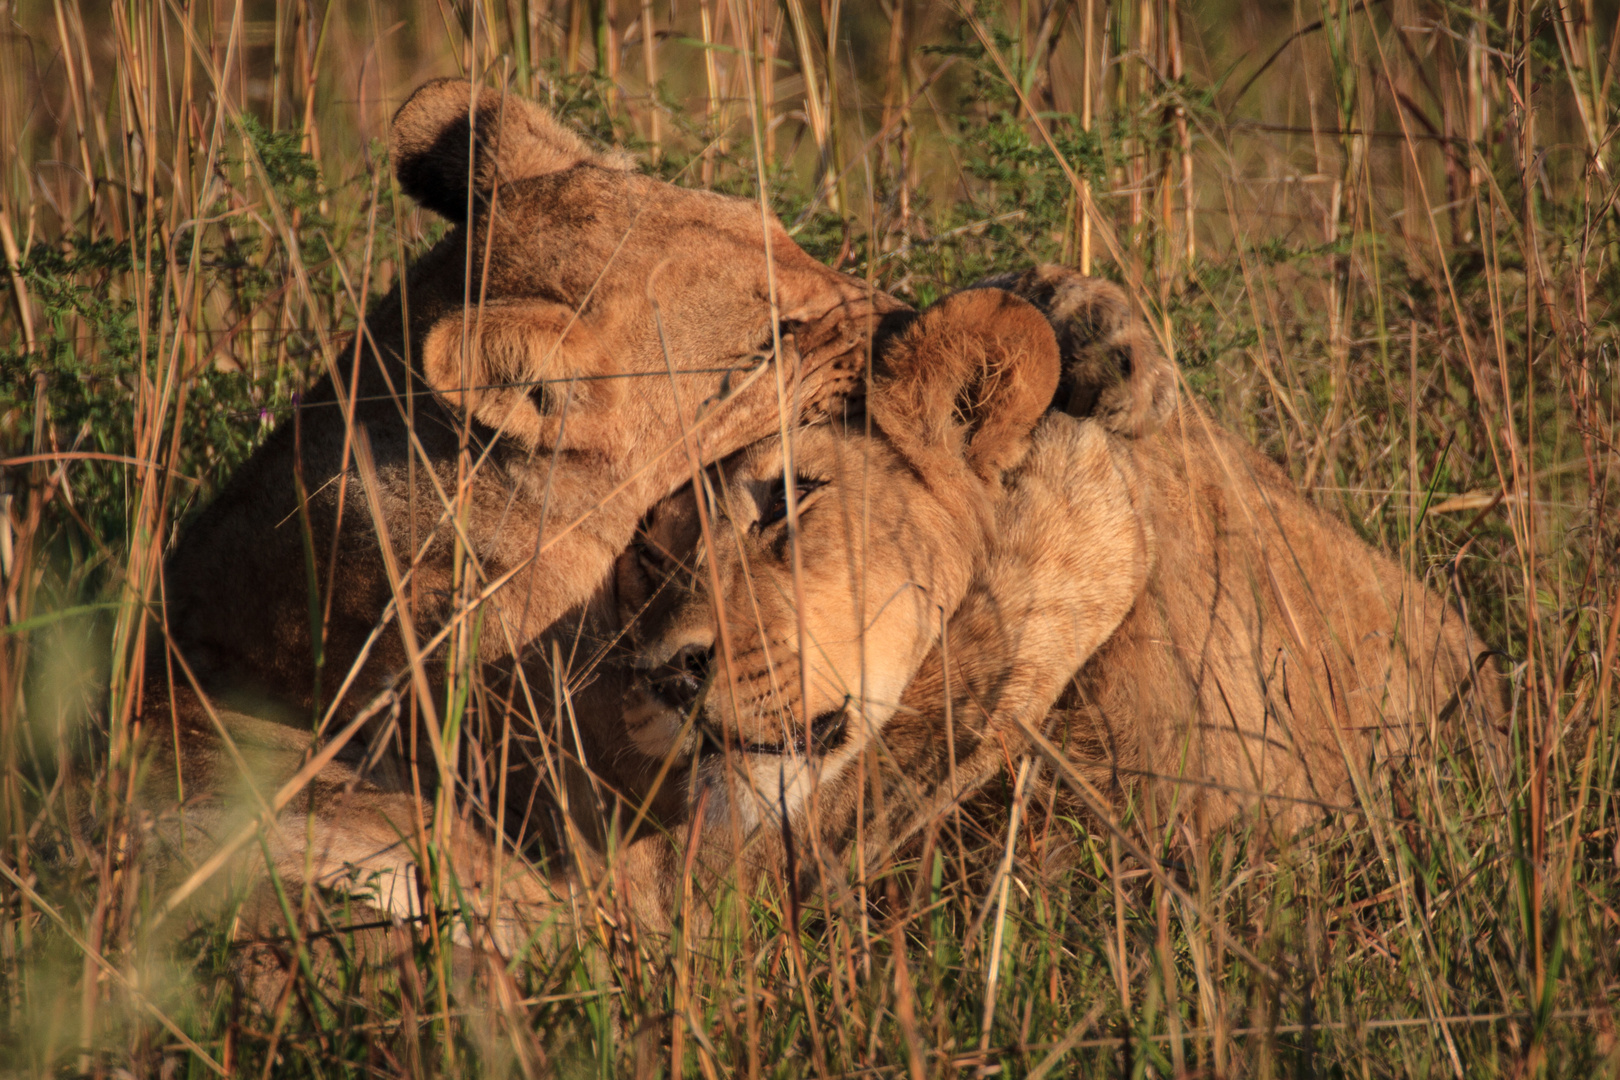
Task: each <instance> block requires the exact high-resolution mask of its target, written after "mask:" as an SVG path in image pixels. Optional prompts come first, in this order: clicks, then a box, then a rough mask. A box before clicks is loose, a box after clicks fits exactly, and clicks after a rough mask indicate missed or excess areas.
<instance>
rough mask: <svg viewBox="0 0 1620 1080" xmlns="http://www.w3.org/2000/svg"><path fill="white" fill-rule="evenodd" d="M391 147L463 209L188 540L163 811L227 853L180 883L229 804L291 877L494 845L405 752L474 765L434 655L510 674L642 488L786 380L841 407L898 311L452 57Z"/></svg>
mask: <svg viewBox="0 0 1620 1080" xmlns="http://www.w3.org/2000/svg"><path fill="white" fill-rule="evenodd" d="M390 156H391V159H392V163H393V167H394V169H395V172H396V174H397V176H398V178H399V182H400V185H401V187H402V188H403V189H404V190H405V191H406V192H407V193H408V194H410V195H412V196H413V197H415V198H416V199H417V201H419V202H420V203H421V204H422V205H423V206H425V207H427V208H428V209H431V210H434V211H436V212H437V213H439V214H440V215H442V216H443V217H445V218H446V219H448V220H449V221H450V222H451V223H452V226H453V227H452V229H451V230H450V232H449V233H448V234H447V235H446V236H445V238H444V239H443V240H442V241H441V242H440V243H439V244H438V245H437V246H435V247H434V248H433V249H432V250H431V251H429V252H428V253H427V254H426V255H424V256H422V258H420V259H419V260H418V261H417V262H416V263H415V264H414V265H413V266H412V267H411V268H410V271H409V273H408V274H407V275H406V276H405V279H404V281H403V282H402V283H401V284H400V285H399V286H398V287H396V288H395V289H394V291H393V292H392V293H390V294H389V295H388V297H386V298H385V299H384V300H382V301H380V302H378V303H377V304H375V305H374V306H373V308H372V310H371V311H370V312H368V315H367V319H366V322H365V324H364V326H363V327H362V328H361V331H360V333H359V334H358V336H357V338H356V340H355V342H354V344H353V348H352V350H351V349H345V350H343V352H342V353H341V355H340V356H339V357H338V358H337V361H336V363H335V364H334V366H333V368H332V369H331V370H330V372H329V373H328V377H327V378H326V379H325V380H323V381H322V382H321V383H320V384H319V385H318V386H316V387H315V388H314V389H313V390H312V391H311V392H310V393H309V394H308V395H307V396H306V397H305V399H304V400H303V402H302V403H301V404H300V406H299V407H298V409H297V411H296V413H295V415H294V417H293V420H292V422H290V423H288V424H284V425H283V426H282V427H281V428H280V429H278V430H277V431H276V432H275V433H274V434H273V435H272V436H271V438H270V439H269V440H268V442H267V443H266V444H265V445H264V446H263V447H262V448H261V449H260V450H259V451H258V452H257V453H256V454H255V455H254V456H253V458H252V459H251V460H250V461H249V462H248V463H247V464H246V465H244V466H243V467H242V468H241V469H240V470H239V471H238V472H237V473H236V474H235V475H234V476H233V477H232V478H231V480H230V482H229V483H228V484H227V485H226V487H225V489H224V490H223V491H222V492H221V493H220V494H219V495H218V497H217V498H216V499H215V500H214V501H213V502H212V504H211V505H209V506H208V507H206V508H205V509H204V510H203V512H202V513H201V514H200V515H199V516H198V517H197V519H196V520H195V521H194V522H192V523H191V525H190V526H189V527H188V528H187V529H185V530H184V531H183V533H182V534H181V536H180V539H179V542H178V544H177V545H176V546H175V548H174V550H173V553H172V555H171V556H170V557H169V559H168V562H167V565H166V567H165V571H164V600H165V606H164V608H163V615H162V622H161V626H160V627H159V629H160V631H161V633H160V635H158V636H157V640H158V641H160V642H162V644H160V645H158V646H157V647H155V648H153V649H151V650H149V654H150V655H149V660H150V668H149V671H148V675H147V680H146V686H147V693H146V695H145V699H144V702H143V707H142V717H141V719H142V721H143V723H144V724H145V726H147V727H148V728H159V729H160V730H162V731H163V733H162V734H156V733H154V738H153V739H152V740H151V744H150V745H153V746H154V747H156V748H158V750H159V752H160V753H161V754H163V755H164V756H163V758H162V760H161V761H160V763H159V767H158V768H157V769H156V770H155V771H154V774H153V775H152V777H151V778H150V779H149V782H148V783H147V784H146V792H147V795H148V799H147V802H148V805H149V806H152V807H153V808H155V809H157V810H159V811H162V812H163V813H162V816H161V820H160V822H159V828H158V830H157V835H158V836H159V837H161V838H162V839H163V840H165V841H167V842H169V843H170V845H171V846H172V850H173V851H174V852H176V853H177V854H180V855H181V856H182V858H184V857H187V856H189V855H190V853H192V852H197V851H200V852H207V851H210V850H212V851H213V852H214V854H213V856H212V858H211V861H209V862H205V863H204V864H203V866H202V868H201V871H200V872H199V874H198V875H196V877H195V878H194V880H201V879H203V878H205V877H207V875H208V873H209V872H210V871H211V870H212V869H213V868H215V867H217V865H219V864H220V863H221V862H222V861H223V859H224V857H225V856H226V855H227V854H228V853H229V851H230V850H232V849H233V847H234V846H238V845H240V844H242V843H244V842H245V841H246V840H247V839H248V838H249V837H251V836H252V834H253V833H252V827H251V824H245V823H244V822H243V820H242V819H247V818H251V819H253V820H270V819H275V818H276V817H278V815H279V817H280V818H281V821H280V824H279V825H277V826H275V827H273V828H272V829H271V830H270V837H269V844H270V851H271V856H272V861H273V863H274V864H275V868H276V870H277V871H278V872H279V873H282V874H284V875H286V876H289V877H291V878H294V879H306V880H308V879H312V880H315V881H325V880H328V879H330V878H332V877H334V876H335V875H338V874H342V873H344V872H345V870H344V866H345V864H355V865H358V866H359V867H360V868H361V869H362V870H363V871H366V872H372V871H375V872H377V873H380V874H382V875H384V877H386V878H389V880H390V882H392V883H391V884H385V886H384V887H383V892H384V894H385V895H384V898H383V903H384V904H385V906H407V907H408V906H411V905H412V904H413V903H414V899H413V896H412V894H413V893H414V885H413V884H411V883H410V882H409V881H408V880H407V879H408V878H409V876H410V874H409V868H410V865H411V864H412V863H413V862H414V861H415V856H414V855H413V854H412V853H411V851H410V848H412V847H413V846H415V844H416V841H417V840H418V839H419V838H420V835H421V832H422V830H423V828H424V827H426V826H431V827H432V828H433V829H434V831H435V834H436V837H437V839H438V840H439V841H440V842H441V843H444V844H448V845H449V846H450V847H451V848H452V849H453V850H458V851H460V855H459V858H458V860H453V861H456V862H457V864H458V867H459V868H460V869H461V870H463V871H464V872H465V873H466V874H467V875H468V876H469V877H470V878H473V879H482V878H484V877H486V876H488V875H489V874H491V873H492V872H493V871H492V869H491V868H492V867H493V866H494V865H495V862H494V859H493V855H492V854H491V853H490V852H488V851H486V850H485V849H484V848H483V846H482V842H481V841H479V840H478V839H477V837H476V835H475V834H474V833H473V832H471V831H469V830H468V829H465V828H463V827H461V826H460V825H458V824H456V823H455V822H452V821H448V820H445V819H443V818H441V819H439V820H434V816H433V813H432V810H431V809H430V808H429V807H426V806H422V805H419V804H418V802H417V800H416V798H415V796H414V795H408V794H405V793H404V792H405V791H406V790H407V787H406V786H405V785H404V784H403V782H402V781H401V780H400V777H399V773H400V769H399V768H397V765H398V764H399V763H401V762H402V760H403V759H404V758H405V757H408V756H411V755H418V754H419V755H420V756H421V757H422V758H424V759H425V760H426V761H427V762H428V763H429V766H428V768H426V769H425V770H423V771H424V772H425V773H426V774H427V777H428V779H429V781H430V785H431V781H432V780H433V779H435V777H436V778H437V780H438V781H439V783H440V786H441V788H442V787H443V786H444V785H447V784H449V783H452V782H453V781H454V779H455V776H456V775H457V771H458V769H459V768H460V764H461V763H460V761H459V760H458V749H457V745H456V736H455V730H456V729H455V726H454V722H453V720H454V718H453V717H452V716H449V715H441V710H444V709H447V708H449V709H454V708H457V706H456V704H455V702H454V701H453V700H452V699H449V698H447V697H446V695H445V693H444V692H443V690H444V688H443V687H442V686H441V685H440V673H442V672H443V671H444V670H445V668H446V656H447V655H448V654H450V653H452V652H453V653H454V654H456V655H460V656H464V657H466V656H472V657H475V658H476V659H478V660H481V661H484V662H486V663H488V664H490V665H500V667H499V668H498V669H497V667H494V666H492V667H490V668H489V669H487V670H488V672H489V674H490V677H491V680H492V681H493V682H497V683H498V682H500V681H501V680H502V679H503V678H504V679H507V680H511V679H513V678H516V677H518V676H521V674H522V669H521V667H518V668H514V667H513V666H512V665H511V664H510V663H509V661H510V660H512V659H513V658H517V659H522V658H524V657H525V655H526V654H527V653H528V652H529V651H530V650H532V648H533V646H534V645H535V644H536V643H537V642H539V641H540V639H541V636H542V635H543V634H544V633H545V631H546V630H547V629H548V628H549V627H550V626H552V624H553V623H554V622H555V621H556V620H557V619H558V617H559V616H560V615H562V614H563V613H564V612H565V611H567V610H569V609H570V608H574V607H576V606H577V605H579V604H580V603H581V602H583V601H585V600H586V599H588V598H589V597H591V596H592V595H593V593H595V592H596V591H597V589H598V588H599V587H600V585H601V584H602V583H603V581H604V579H605V578H606V577H607V575H608V574H609V572H610V570H611V567H612V565H613V561H614V559H615V558H616V557H617V555H618V554H619V552H620V551H622V550H623V549H624V548H625V546H626V545H627V544H628V543H629V542H630V539H631V537H632V534H633V532H634V529H635V527H636V524H637V522H638V521H639V520H640V519H641V517H642V515H643V514H644V513H645V512H646V511H647V510H648V508H649V507H651V506H652V505H653V504H654V503H655V502H657V501H658V500H659V499H660V498H662V497H664V496H665V495H667V494H668V493H669V492H671V491H672V490H673V489H675V488H676V487H678V486H679V485H681V484H682V483H685V482H687V481H689V480H690V478H691V476H692V474H693V469H694V468H697V467H700V466H701V464H702V463H704V462H707V461H711V460H714V459H716V458H719V457H721V456H724V455H725V454H728V453H730V452H732V451H734V450H736V449H738V448H740V447H742V446H745V445H747V444H749V443H751V442H753V441H755V440H756V439H758V438H760V437H762V436H764V435H766V434H768V433H769V432H771V431H775V430H779V429H780V425H781V420H780V416H779V413H780V409H781V407H782V406H783V404H784V401H785V404H786V406H787V407H788V408H790V409H792V410H797V411H799V412H801V413H802V414H803V415H805V416H807V417H814V416H816V415H819V414H820V413H822V412H823V411H825V409H826V408H827V407H828V404H829V402H831V401H833V400H834V399H835V398H836V397H837V396H838V395H840V394H841V393H843V392H844V391H845V390H847V389H848V388H849V387H850V386H851V385H852V384H853V383H854V381H855V380H856V379H857V378H858V376H859V374H860V373H861V371H862V370H863V369H864V365H865V361H866V352H867V341H868V339H869V337H870V334H871V333H872V331H873V329H874V328H875V325H876V323H877V321H878V320H879V318H880V317H881V316H883V315H884V314H885V313H888V312H893V311H898V310H901V309H902V308H903V305H900V304H898V303H897V302H895V301H893V300H891V299H889V298H888V297H885V296H883V295H881V294H873V293H871V292H870V291H869V290H868V289H867V288H866V287H865V286H864V285H862V284H861V283H859V282H857V281H855V280H853V279H851V278H848V277H846V276H844V275H841V274H838V273H835V272H833V271H831V270H829V269H827V268H826V267H824V266H821V265H820V264H818V263H817V262H815V260H813V259H811V258H810V257H809V256H808V255H806V254H805V253H804V252H803V251H801V250H800V249H799V248H798V247H797V246H796V245H795V244H794V243H793V242H792V241H791V240H790V239H789V238H788V236H787V234H786V233H785V232H784V231H783V229H782V227H781V226H780V224H778V223H777V222H776V221H775V220H774V219H772V218H769V217H768V216H765V215H763V213H762V211H761V208H760V206H759V204H758V203H756V202H752V201H747V200H741V199H734V198H727V197H723V196H719V195H714V194H711V193H707V192H700V191H689V190H684V189H679V188H676V187H673V186H671V185H669V184H666V183H662V182H660V181H658V180H655V179H653V178H650V177H647V176H643V175H641V174H639V173H637V172H636V171H635V170H634V169H633V168H632V167H631V165H630V163H629V161H628V160H627V159H626V158H624V157H622V156H620V155H617V154H613V153H599V152H596V151H593V150H591V149H590V148H589V147H587V146H586V145H585V143H584V142H583V141H582V140H581V139H580V138H579V137H578V136H576V135H575V134H573V133H572V132H570V131H568V130H566V129H565V128H563V127H562V126H560V125H559V124H558V123H557V122H556V121H554V120H553V119H552V118H551V117H550V115H549V114H547V113H546V112H545V111H544V110H543V109H541V108H540V107H538V106H536V105H533V104H531V103H529V102H525V101H520V100H517V99H515V98H507V97H506V96H504V95H503V94H501V93H498V92H494V91H488V90H485V91H481V92H475V91H474V89H473V87H472V86H471V85H470V84H468V83H466V82H462V81H457V80H441V81H438V82H433V83H428V84H427V85H425V86H423V87H421V88H420V89H419V90H417V91H416V93H415V94H413V95H412V96H411V98H410V99H409V100H408V101H407V102H406V103H405V104H404V105H403V106H402V107H401V108H400V110H399V112H398V114H397V115H396V117H395V120H394V124H393V131H392V141H391V144H390ZM773 368H776V369H778V370H774V371H773V370H772V369H773ZM784 391H785V394H786V397H785V399H784V398H783V397H782V396H781V395H782V393H783V392H784ZM503 662H504V663H503ZM515 692H516V691H514V693H515ZM379 693H381V695H382V696H381V697H378V695H379ZM411 695H413V696H414V698H413V701H412V702H411V708H410V709H409V710H407V711H406V712H404V713H401V710H400V701H401V699H402V698H403V697H406V696H411ZM520 700H521V699H520ZM368 702H371V703H372V704H371V705H370V706H368V705H367V703H368ZM372 714H376V718H377V722H376V723H375V724H371V725H369V726H368V725H366V724H365V723H363V721H365V720H367V718H368V717H370V716H371V715H372ZM395 719H397V721H398V722H397V723H395V722H393V721H394V720H395ZM171 726H172V728H173V735H172V736H171V735H170V734H169V733H168V731H167V729H169V728H171ZM312 728H314V729H315V730H316V742H317V744H318V745H321V746H322V747H323V749H322V751H321V754H320V755H319V756H317V757H315V758H313V759H312V758H310V756H309V754H310V752H311V751H312V747H311V730H312ZM361 730H364V731H365V732H366V736H367V739H369V741H370V743H371V745H370V748H369V757H368V761H367V763H366V766H367V768H366V770H365V775H364V776H361V775H359V774H357V773H356V772H355V771H354V769H353V766H355V765H357V764H358V763H359V759H360V756H361V755H360V753H359V752H360V751H361V750H362V749H365V748H366V747H365V746H364V744H363V741H362V740H361V739H360V738H356V735H357V734H358V733H359V732H360V731H361ZM412 730H414V731H415V732H416V733H417V737H414V738H413V737H409V736H407V735H402V734H401V732H402V731H404V732H410V731H412ZM176 744H178V747H179V753H178V754H167V753H166V751H165V749H164V748H166V747H169V746H172V745H176ZM339 751H341V756H337V757H336V758H335V760H334V755H336V754H338V752H339ZM390 764H393V765H395V766H396V767H395V768H393V769H392V770H390V768H389V765H390ZM295 773H297V774H298V775H296V776H295ZM391 774H392V775H391ZM294 795H298V801H297V802H292V801H291V800H292V798H293V796H294ZM180 797H183V802H182V803H181V805H180V807H179V809H178V812H171V810H170V808H171V807H172V805H173V804H174V803H175V802H176V800H177V798H180ZM306 812H312V814H313V833H312V834H306V823H305V820H304V816H305V814H306ZM233 830H234V831H233ZM452 834H454V835H452ZM306 835H313V837H314V839H313V842H311V843H306V839H305V838H306ZM407 837H409V838H410V840H411V842H410V843H407V842H406V838H407ZM458 838H460V839H458ZM458 844H459V845H462V847H458V846H457V845H458ZM462 848H464V850H463V849H462ZM464 884H465V885H466V886H468V887H469V888H472V886H474V885H475V884H476V882H475V881H472V880H469V881H466V882H464ZM182 891H184V890H182ZM474 892H476V890H474ZM178 898H179V897H178V895H177V896H176V900H178Z"/></svg>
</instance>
